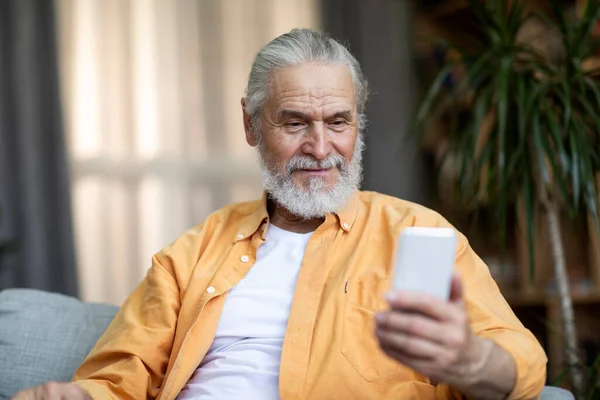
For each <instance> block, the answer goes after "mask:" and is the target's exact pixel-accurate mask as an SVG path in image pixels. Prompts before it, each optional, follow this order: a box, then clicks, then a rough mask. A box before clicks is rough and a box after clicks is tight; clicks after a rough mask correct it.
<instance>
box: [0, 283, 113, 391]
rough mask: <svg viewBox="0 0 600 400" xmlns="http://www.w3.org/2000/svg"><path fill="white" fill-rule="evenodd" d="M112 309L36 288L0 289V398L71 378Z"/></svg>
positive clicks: (107, 319) (102, 329) (110, 315)
mask: <svg viewBox="0 0 600 400" xmlns="http://www.w3.org/2000/svg"><path fill="white" fill-rule="evenodd" d="M117 311H118V308H117V307H114V306H109V305H104V304H91V303H84V302H81V301H79V300H77V299H75V298H73V297H68V296H64V295H60V294H55V293H48V292H43V291H39V290H32V289H5V290H2V291H0V399H3V398H9V397H10V396H11V395H13V394H14V393H16V392H17V391H19V390H21V389H23V388H26V387H31V386H35V385H38V384H40V383H43V382H46V381H49V380H53V381H69V380H71V377H72V376H73V374H74V372H75V370H76V369H77V367H78V366H79V365H80V364H81V362H82V361H83V359H84V358H85V356H86V355H87V354H88V353H89V351H90V350H91V349H92V347H93V346H94V344H95V343H96V341H97V340H98V338H99V337H100V335H101V334H102V333H103V332H104V330H105V329H106V327H107V326H108V324H109V323H110V321H111V320H112V319H113V318H114V316H115V314H116V313H117Z"/></svg>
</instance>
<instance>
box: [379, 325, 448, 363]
mask: <svg viewBox="0 0 600 400" xmlns="http://www.w3.org/2000/svg"><path fill="white" fill-rule="evenodd" d="M376 334H377V338H378V339H379V343H380V345H381V346H382V347H386V348H391V349H394V350H395V351H398V352H401V353H404V354H407V355H409V356H413V357H419V358H426V359H432V358H434V357H436V356H437V355H439V354H440V352H443V351H444V348H443V347H441V346H439V345H438V344H436V343H434V342H431V341H429V340H425V339H421V338H419V337H416V336H410V335H406V334H403V333H398V332H395V331H390V330H385V329H380V330H377V333H376Z"/></svg>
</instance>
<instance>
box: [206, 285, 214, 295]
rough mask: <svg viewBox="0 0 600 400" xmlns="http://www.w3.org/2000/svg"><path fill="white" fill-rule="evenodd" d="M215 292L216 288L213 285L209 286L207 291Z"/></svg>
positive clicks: (209, 292)
mask: <svg viewBox="0 0 600 400" xmlns="http://www.w3.org/2000/svg"><path fill="white" fill-rule="evenodd" d="M214 292H215V288H214V287H213V286H209V287H208V289H206V293H208V294H213V293H214Z"/></svg>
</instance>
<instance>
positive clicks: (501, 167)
mask: <svg viewBox="0 0 600 400" xmlns="http://www.w3.org/2000/svg"><path fill="white" fill-rule="evenodd" d="M511 66H512V58H511V57H508V56H505V57H503V58H502V61H501V63H500V71H499V75H498V86H497V88H496V90H497V93H498V136H497V139H498V148H497V149H496V151H497V153H498V154H497V157H498V165H497V168H498V176H499V181H498V186H499V187H498V191H499V198H498V211H499V218H500V231H499V233H500V246H501V247H502V249H503V250H505V249H506V215H507V208H508V193H507V192H508V185H507V173H506V172H507V171H506V168H505V166H506V124H507V122H508V108H509V106H508V101H509V96H510V95H509V83H510V82H509V79H510V69H511Z"/></svg>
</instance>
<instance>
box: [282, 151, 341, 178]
mask: <svg viewBox="0 0 600 400" xmlns="http://www.w3.org/2000/svg"><path fill="white" fill-rule="evenodd" d="M345 162H346V160H345V159H344V157H342V156H341V155H339V154H333V153H331V154H329V155H328V156H327V157H325V158H324V159H322V160H317V159H315V158H314V157H311V156H296V157H293V158H291V159H290V160H289V161H288V163H287V165H286V172H287V174H288V175H291V174H292V172H294V171H297V170H301V169H330V168H338V169H342V168H343V167H344V165H345Z"/></svg>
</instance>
